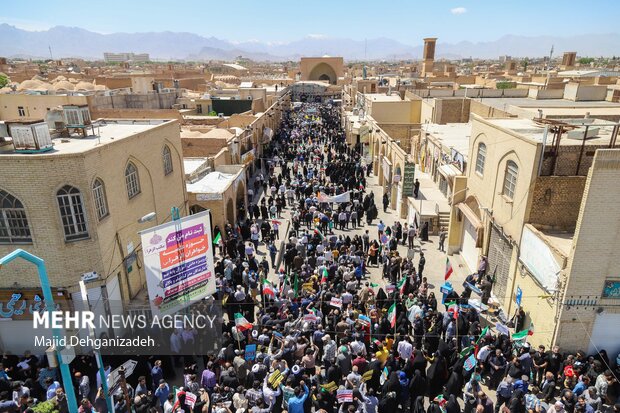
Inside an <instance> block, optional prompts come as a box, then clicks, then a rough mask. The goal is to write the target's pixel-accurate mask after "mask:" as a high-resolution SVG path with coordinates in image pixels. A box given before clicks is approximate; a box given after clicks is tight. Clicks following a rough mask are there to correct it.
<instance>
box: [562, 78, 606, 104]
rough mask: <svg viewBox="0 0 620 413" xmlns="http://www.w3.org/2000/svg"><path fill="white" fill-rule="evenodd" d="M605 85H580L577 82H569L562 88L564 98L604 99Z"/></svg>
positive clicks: (576, 99) (577, 99)
mask: <svg viewBox="0 0 620 413" xmlns="http://www.w3.org/2000/svg"><path fill="white" fill-rule="evenodd" d="M606 96H607V87H606V86H604V85H601V86H598V85H582V84H580V83H577V82H570V83H568V84H567V85H566V87H565V88H564V99H568V100H574V101H582V100H586V101H587V100H605V97H606Z"/></svg>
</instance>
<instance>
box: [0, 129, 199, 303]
mask: <svg viewBox="0 0 620 413" xmlns="http://www.w3.org/2000/svg"><path fill="white" fill-rule="evenodd" d="M94 131H95V133H96V134H97V135H96V136H87V137H85V138H74V137H71V138H62V139H61V138H58V139H53V141H52V142H53V145H54V148H53V150H52V151H49V152H45V153H31V154H23V153H15V151H14V150H13V145H12V144H11V143H10V141H8V142H5V144H4V145H2V146H0V176H2V182H0V201H1V202H0V256H3V255H6V254H8V253H10V252H11V251H13V250H14V249H16V248H24V249H26V250H27V251H29V252H32V253H33V254H35V255H38V256H40V257H41V258H43V259H44V260H45V262H46V265H47V268H48V272H49V278H50V283H51V284H52V285H53V286H55V287H58V288H62V289H65V290H66V291H67V292H68V293H73V292H76V291H78V282H79V280H80V278H81V276H82V275H83V274H85V273H90V272H97V274H98V275H99V279H98V280H97V281H95V282H93V283H92V284H89V287H91V288H95V287H97V286H106V285H107V286H108V288H109V286H110V285H111V284H113V285H114V286H115V287H114V288H116V289H118V292H120V294H117V296H118V297H119V299H121V298H122V300H123V301H124V302H127V301H129V300H130V299H133V298H134V297H135V296H136V295H137V294H138V292H139V291H140V290H141V289H142V287H143V285H144V281H145V279H144V270H143V268H142V265H141V262H140V259H138V256H139V254H138V252H139V250H140V237H139V235H138V234H137V232H138V231H140V230H142V229H145V228H147V227H149V226H151V225H156V224H160V223H163V222H165V221H167V220H169V219H170V218H169V217H170V208H171V207H173V206H176V207H178V208H179V209H180V212H181V214H182V215H187V213H188V211H187V208H186V199H187V196H186V193H185V190H184V188H185V177H184V172H183V162H182V155H181V139H180V136H179V126H178V123H177V122H176V121H166V120H106V121H105V123H102V124H100V125H99V126H96V127H95V129H94ZM89 132H90V131H89ZM150 212H155V213H156V214H157V216H156V218H155V220H154V221H153V222H151V223H148V224H140V223H138V220H139V219H140V218H141V217H143V216H144V215H146V214H148V213H150ZM11 217H12V218H13V219H11ZM17 217H19V220H18V219H16V218H17ZM0 277H2V282H3V284H2V285H3V287H4V288H6V287H7V286H13V287H11V288H19V289H22V290H28V289H36V288H39V279H38V276H37V273H36V270H35V269H34V267H33V266H31V265H26V264H22V263H20V262H15V263H11V265H10V266H7V267H4V268H2V269H0ZM113 293H114V292H112V291H110V292H109V294H113Z"/></svg>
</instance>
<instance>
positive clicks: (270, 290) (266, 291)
mask: <svg viewBox="0 0 620 413" xmlns="http://www.w3.org/2000/svg"><path fill="white" fill-rule="evenodd" d="M263 295H270V296H272V297H275V296H276V289H275V288H274V287H273V284H271V283H270V282H269V280H264V281H263Z"/></svg>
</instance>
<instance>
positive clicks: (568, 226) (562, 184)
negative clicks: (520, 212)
mask: <svg viewBox="0 0 620 413" xmlns="http://www.w3.org/2000/svg"><path fill="white" fill-rule="evenodd" d="M585 183H586V177H585V176H540V177H538V178H536V181H535V183H534V189H533V194H532V207H531V208H530V218H529V222H531V223H532V224H535V225H539V226H540V225H542V226H545V227H548V228H549V229H558V230H572V229H574V228H575V225H576V224H577V217H578V215H579V206H580V205H581V197H582V195H583V191H584V187H585Z"/></svg>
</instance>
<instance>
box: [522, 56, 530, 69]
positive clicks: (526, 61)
mask: <svg viewBox="0 0 620 413" xmlns="http://www.w3.org/2000/svg"><path fill="white" fill-rule="evenodd" d="M529 64H530V61H529V60H528V58H527V57H526V58H525V59H523V60H522V61H521V66H522V67H523V71H524V72H527V66H528V65H529Z"/></svg>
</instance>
